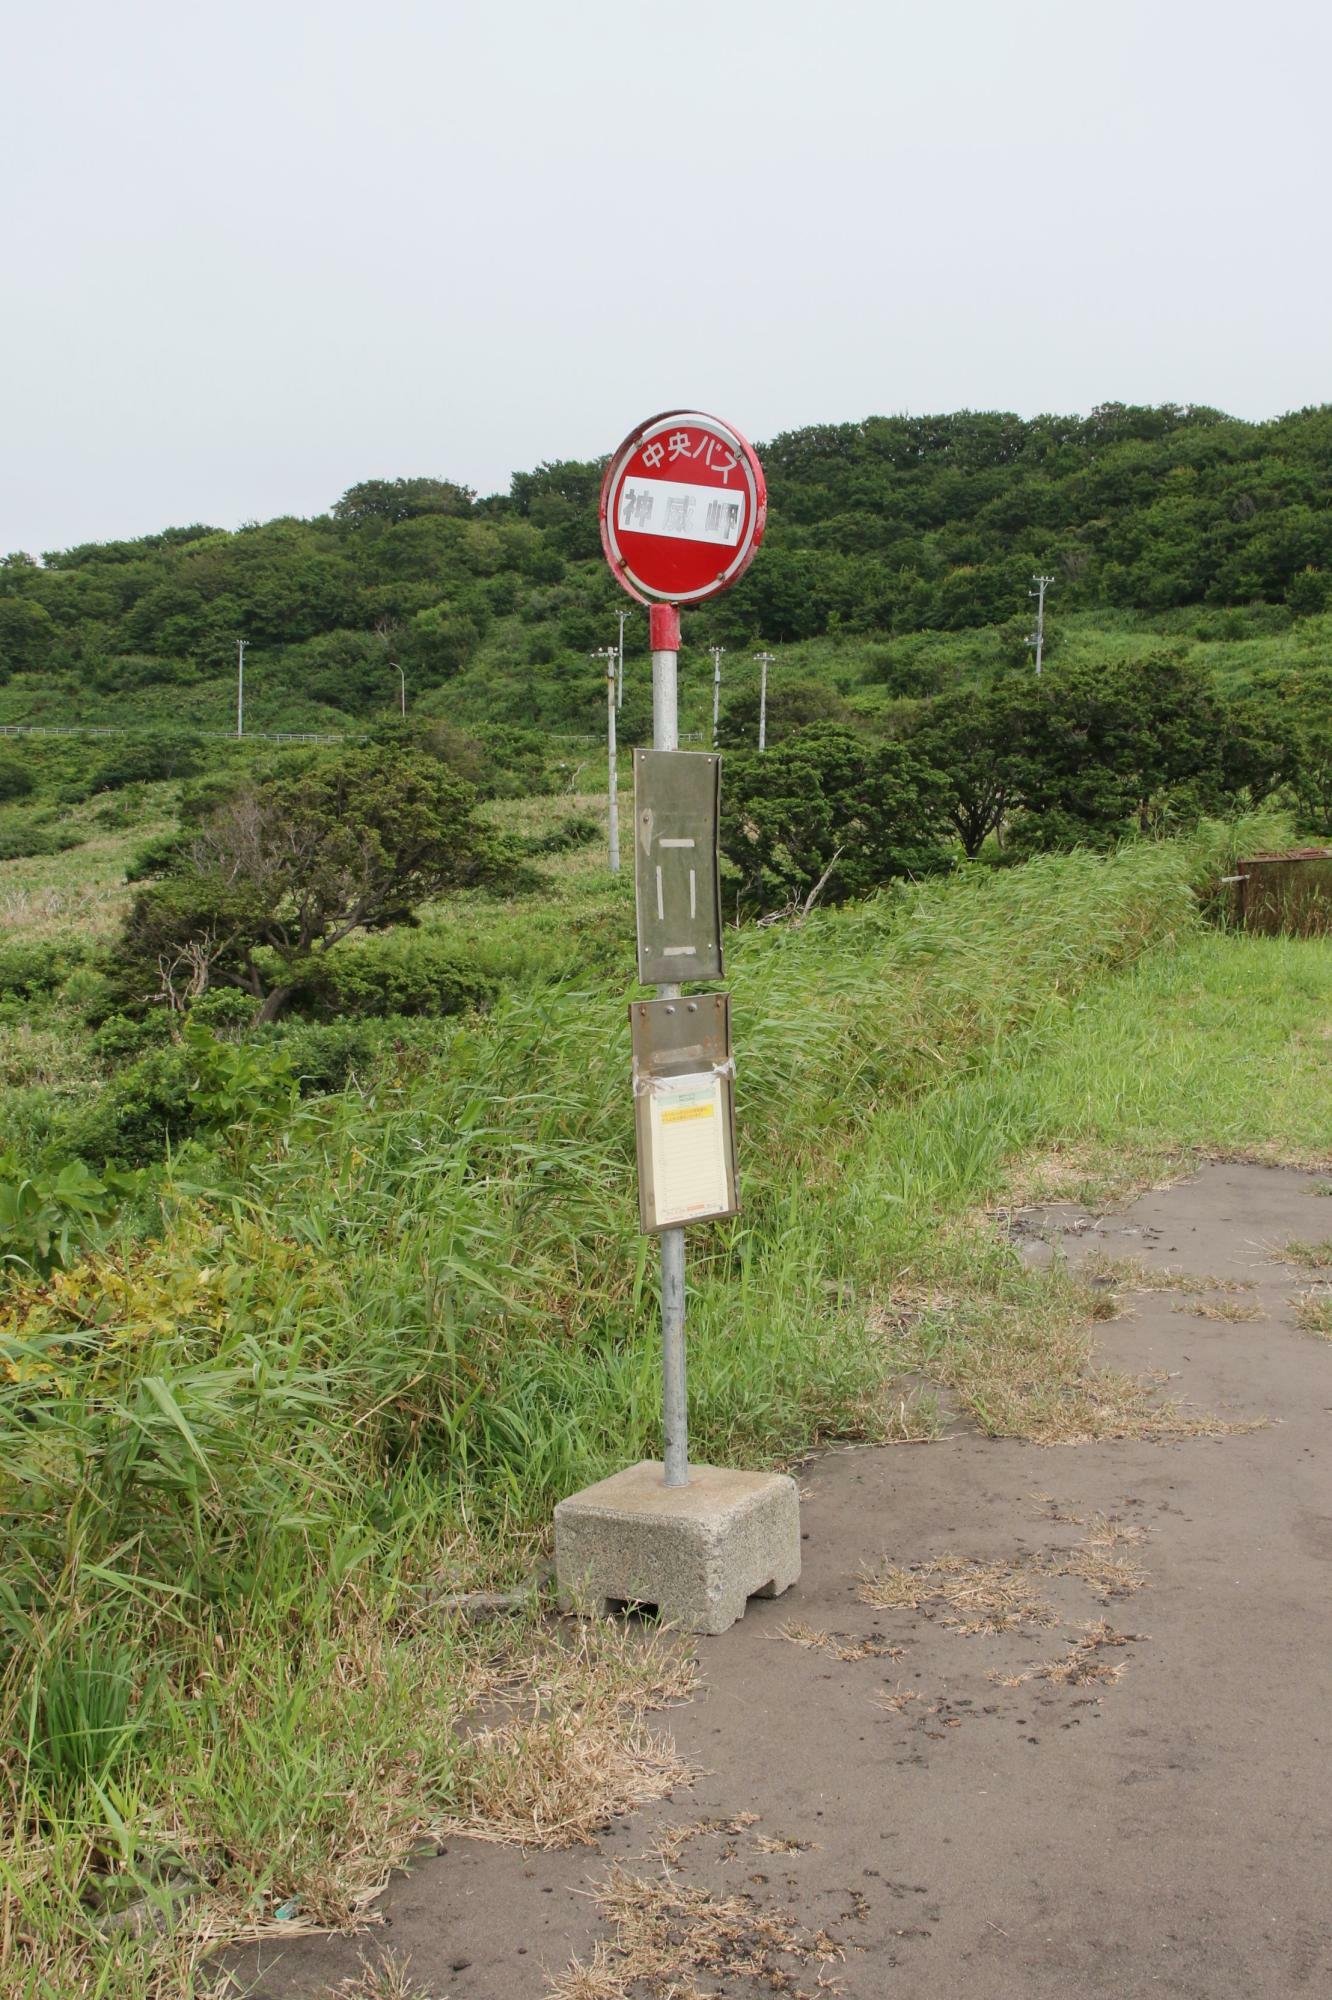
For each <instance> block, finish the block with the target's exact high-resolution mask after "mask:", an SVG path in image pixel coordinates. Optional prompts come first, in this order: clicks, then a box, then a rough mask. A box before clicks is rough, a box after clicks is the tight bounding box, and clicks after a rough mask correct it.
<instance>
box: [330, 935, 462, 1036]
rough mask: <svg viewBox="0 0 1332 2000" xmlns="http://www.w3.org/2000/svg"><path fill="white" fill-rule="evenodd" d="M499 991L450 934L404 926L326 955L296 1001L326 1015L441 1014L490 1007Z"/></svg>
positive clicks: (333, 1017)
mask: <svg viewBox="0 0 1332 2000" xmlns="http://www.w3.org/2000/svg"><path fill="white" fill-rule="evenodd" d="M495 993H496V987H495V983H494V981H493V980H490V979H488V978H486V976H485V975H484V974H483V973H481V972H479V971H478V970H477V969H476V967H475V966H474V965H469V964H467V963H466V962H465V961H464V960H463V959H462V958H461V957H460V955H459V953H458V951H457V948H456V947H455V946H454V945H452V944H451V943H450V942H449V941H448V939H447V938H444V937H441V936H439V935H438V934H437V933H435V932H432V931H418V930H409V929H407V928H406V927H400V928H398V929H396V930H391V931H384V932H381V933H380V934H379V935H377V936H374V937H368V938H366V939H364V940H363V941H362V942H359V943H355V944H347V945H344V946H343V947H342V948H341V949H340V950H338V951H337V952H330V953H328V954H326V955H325V957H324V958H323V959H322V960H321V961H320V963H319V965H318V967H317V969H316V971H315V972H314V974H313V975H312V976H311V977H309V978H308V979H306V980H304V981H303V982H302V985H301V988H300V991H299V992H298V993H297V994H296V995H295V996H294V1000H293V1006H294V1008H295V1011H296V1012H298V1013H307V1014H312V1015H314V1016H315V1017H316V1018H319V1019H323V1020H333V1019H336V1018H338V1017H341V1016H347V1015H351V1016H353V1017H355V1018H361V1017H364V1016H367V1015H383V1014H408V1015H412V1014H428V1015H435V1016H439V1015H445V1014H461V1013H465V1012H466V1010H467V1009H468V1008H469V1007H486V1006H489V1005H490V1003H491V1002H492V1001H493V1000H494V998H495Z"/></svg>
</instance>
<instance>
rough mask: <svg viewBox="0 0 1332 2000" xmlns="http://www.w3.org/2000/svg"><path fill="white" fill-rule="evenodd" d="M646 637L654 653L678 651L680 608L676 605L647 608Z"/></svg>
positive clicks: (659, 605) (651, 605) (655, 605)
mask: <svg viewBox="0 0 1332 2000" xmlns="http://www.w3.org/2000/svg"><path fill="white" fill-rule="evenodd" d="M648 636H649V639H650V641H651V645H652V651H653V652H654V653H678V652H679V650H680V607H679V605H678V604H650V605H649V606H648Z"/></svg>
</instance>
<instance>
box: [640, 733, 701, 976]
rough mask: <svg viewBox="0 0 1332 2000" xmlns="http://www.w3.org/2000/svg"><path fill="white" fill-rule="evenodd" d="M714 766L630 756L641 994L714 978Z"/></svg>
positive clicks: (666, 754)
mask: <svg viewBox="0 0 1332 2000" xmlns="http://www.w3.org/2000/svg"><path fill="white" fill-rule="evenodd" d="M720 803H721V758H720V757H718V756H717V755H716V754H715V752H710V751H703V750H635V752H634V900H635V903H636V905H637V910H638V977H639V980H640V981H641V983H642V984H643V985H644V986H669V985H678V984H679V983H680V982H681V981H683V980H686V979H720V978H721V976H722V947H721V939H722V925H721V881H720V878H719V875H718V868H717V815H718V810H719V807H720Z"/></svg>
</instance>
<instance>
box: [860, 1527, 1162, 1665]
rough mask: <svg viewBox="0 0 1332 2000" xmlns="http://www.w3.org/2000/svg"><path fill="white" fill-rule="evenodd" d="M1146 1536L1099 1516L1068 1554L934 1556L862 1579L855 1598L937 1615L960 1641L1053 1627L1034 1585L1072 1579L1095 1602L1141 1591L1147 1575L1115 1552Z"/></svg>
mask: <svg viewBox="0 0 1332 2000" xmlns="http://www.w3.org/2000/svg"><path fill="white" fill-rule="evenodd" d="M1143 1539H1145V1533H1144V1530H1142V1529H1140V1528H1137V1527H1131V1526H1126V1525H1124V1524H1123V1523H1121V1522H1118V1521H1113V1520H1109V1519H1107V1518H1106V1517H1105V1516H1103V1515H1098V1516H1096V1517H1095V1519H1094V1520H1093V1521H1092V1523H1091V1525H1090V1527H1089V1530H1088V1533H1087V1534H1086V1536H1085V1537H1084V1538H1083V1540H1082V1541H1080V1542H1079V1543H1077V1545H1076V1546H1075V1547H1073V1548H1071V1549H1037V1550H1033V1551H1031V1552H1030V1553H1027V1552H1026V1551H1023V1552H1021V1553H1019V1554H1017V1555H1014V1556H1010V1557H1008V1558H1007V1559H1006V1560H1003V1561H999V1562H993V1561H992V1562H976V1561H974V1560H971V1559H969V1558H968V1557H966V1556H956V1555H945V1556H934V1557H931V1558H930V1559H929V1560H928V1561H926V1562H920V1563H912V1564H909V1565H906V1566H903V1565H901V1564H888V1565H887V1566H886V1567H885V1568H883V1569H881V1570H878V1571H876V1572H874V1573H872V1574H870V1575H867V1576H865V1577H864V1578H863V1579H862V1581H861V1584H860V1586H859V1589H858V1590H857V1593H856V1594H857V1596H858V1597H859V1598H860V1600H861V1602H862V1603H863V1604H874V1605H877V1606H879V1607H881V1608H882V1609H885V1610H895V1611H923V1612H924V1614H925V1616H926V1617H928V1618H933V1617H936V1616H937V1615H938V1613H939V1611H940V1610H943V1611H944V1612H946V1613H947V1614H948V1615H947V1616H945V1617H944V1619H943V1623H944V1624H945V1625H948V1626H951V1627H953V1628H954V1629H955V1630H956V1631H957V1632H959V1633H960V1634H961V1635H962V1636H963V1637H974V1636H977V1635H984V1634H991V1633H995V1632H1012V1631H1017V1630H1019V1629H1020V1628H1021V1627H1023V1626H1030V1625H1051V1624H1053V1623H1054V1621H1055V1611H1054V1607H1053V1606H1052V1605H1051V1604H1050V1603H1049V1601H1048V1600H1047V1598H1046V1597H1045V1596H1044V1595H1042V1592H1041V1590H1040V1588H1039V1587H1038V1586H1039V1585H1040V1584H1041V1583H1043V1582H1044V1581H1045V1580H1047V1579H1053V1578H1055V1577H1074V1578H1076V1579H1077V1581H1078V1582H1079V1583H1082V1584H1084V1585H1085V1586H1086V1588H1087V1589H1088V1590H1089V1591H1091V1593H1092V1595H1093V1596H1095V1597H1102V1598H1105V1597H1128V1596H1131V1595H1133V1593H1134V1592H1135V1591H1139V1590H1142V1589H1143V1588H1144V1587H1145V1585H1146V1583H1147V1575H1146V1572H1145V1571H1144V1570H1143V1569H1142V1568H1141V1567H1140V1566H1139V1565H1138V1564H1137V1563H1136V1562H1134V1561H1133V1559H1132V1557H1130V1556H1127V1555H1124V1554H1121V1553H1120V1550H1121V1549H1122V1548H1124V1547H1126V1546H1132V1545H1134V1544H1136V1543H1138V1542H1140V1541H1142V1540H1143Z"/></svg>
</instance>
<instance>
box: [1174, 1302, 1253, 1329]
mask: <svg viewBox="0 0 1332 2000" xmlns="http://www.w3.org/2000/svg"><path fill="white" fill-rule="evenodd" d="M1170 1310H1171V1312H1177V1313H1188V1314H1189V1316H1190V1318H1192V1319H1220V1320H1229V1321H1230V1322H1231V1323H1232V1324H1234V1323H1237V1322H1241V1321H1243V1322H1246V1323H1249V1324H1252V1323H1256V1322H1257V1321H1258V1320H1261V1319H1266V1318H1267V1314H1266V1313H1265V1312H1264V1311H1263V1309H1262V1307H1261V1306H1257V1305H1255V1304H1254V1303H1253V1301H1252V1300H1251V1299H1180V1300H1179V1301H1178V1302H1177V1303H1176V1304H1175V1305H1173V1306H1172V1307H1171V1308H1170Z"/></svg>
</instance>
